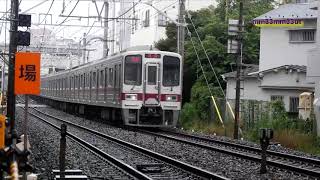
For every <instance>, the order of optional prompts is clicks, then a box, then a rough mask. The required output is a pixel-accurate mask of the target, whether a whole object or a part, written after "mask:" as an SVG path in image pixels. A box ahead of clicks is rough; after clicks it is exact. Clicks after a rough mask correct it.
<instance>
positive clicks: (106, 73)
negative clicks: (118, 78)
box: [104, 68, 108, 87]
mask: <svg viewBox="0 0 320 180" xmlns="http://www.w3.org/2000/svg"><path fill="white" fill-rule="evenodd" d="M104 72H105V73H104V87H107V86H108V68H105V69H104Z"/></svg>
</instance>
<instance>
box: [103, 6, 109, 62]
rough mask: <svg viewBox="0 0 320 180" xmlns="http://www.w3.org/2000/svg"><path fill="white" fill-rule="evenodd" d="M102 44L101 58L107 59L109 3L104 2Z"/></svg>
mask: <svg viewBox="0 0 320 180" xmlns="http://www.w3.org/2000/svg"><path fill="white" fill-rule="evenodd" d="M104 7H105V8H104V17H105V19H104V38H103V39H104V42H103V57H107V56H108V53H109V47H108V31H109V28H108V27H109V26H108V23H109V20H108V17H109V2H104Z"/></svg>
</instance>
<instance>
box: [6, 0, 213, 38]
mask: <svg viewBox="0 0 320 180" xmlns="http://www.w3.org/2000/svg"><path fill="white" fill-rule="evenodd" d="M109 1H110V2H112V1H111V0H109ZM117 1H119V0H116V2H117ZM125 1H126V2H127V3H131V4H132V3H133V2H138V0H125ZM143 1H148V0H143ZM157 1H161V0H154V2H157ZM166 1H172V3H174V2H176V4H177V5H178V0H166ZM190 1H194V2H199V1H208V0H186V6H187V9H188V5H189V2H190ZM212 2H214V0H212ZM51 4H52V7H51V9H50V12H49V14H50V15H47V16H45V14H46V13H48V10H49V8H50V6H51ZM76 4H77V0H21V4H20V8H19V9H20V13H26V14H31V15H32V23H34V24H38V23H40V22H42V23H47V24H51V23H52V24H60V23H61V22H63V21H64V20H65V19H66V18H65V17H61V15H65V16H67V15H69V13H70V12H71V11H72V9H73V8H74V7H75V5H76ZM36 5H38V6H37V7H34V6H36ZM102 6H103V2H102V0H97V7H98V9H99V11H101V8H102ZM112 8H113V3H110V11H109V17H112V13H111V12H112V11H111V9H112ZM9 9H10V0H0V17H2V18H5V17H4V15H5V12H6V11H7V10H9ZM119 9H120V3H118V2H117V3H116V17H117V15H118V14H119V13H118V11H119ZM71 15H72V16H97V15H98V13H97V10H96V7H95V4H94V3H93V2H92V1H91V0H80V1H79V3H78V4H77V6H76V7H75V9H74V10H73V12H72V14H71ZM101 15H102V16H104V10H103V11H102V14H101ZM45 17H46V18H45ZM44 18H45V20H44ZM51 19H52V20H51ZM6 24H7V27H6V26H5V25H6ZM63 24H64V25H86V26H90V27H91V26H92V25H93V24H94V26H103V22H102V21H98V19H89V20H88V19H84V18H82V19H79V18H71V17H69V18H67V19H66V20H65V22H64V23H63ZM90 27H65V26H49V25H46V26H43V25H40V26H37V25H32V27H31V29H39V28H43V29H44V28H45V29H50V30H52V31H53V32H54V33H55V34H57V36H58V37H64V38H72V39H74V40H76V41H78V40H79V39H81V38H82V36H83V33H88V32H89V35H102V34H103V28H96V27H93V28H90ZM9 28H10V24H9V23H4V21H3V20H0V30H1V32H0V42H4V40H5V32H6V33H7V34H6V37H7V38H6V39H7V42H8V40H9V34H8V32H9V31H8V30H9ZM22 29H23V28H22Z"/></svg>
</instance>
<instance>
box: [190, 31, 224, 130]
mask: <svg viewBox="0 0 320 180" xmlns="http://www.w3.org/2000/svg"><path fill="white" fill-rule="evenodd" d="M187 31H188V32H187V33H188V35H189V37H190V41H191V44H192V47H193V50H194V52H195V53H196V56H197V59H198V62H199V65H200V68H201V71H202V74H203V77H204V79H205V81H206V83H207V86H208V89H209V93H210V96H211V99H212V101H213V103H214V107H215V109H216V111H217V114H218V117H219V120H220V122H221V124H222V127H223V128H224V123H223V120H222V118H221V114H220V111H219V108H218V106H217V103H216V100H215V98H214V96H213V93H212V90H211V87H210V84H209V81H208V78H207V76H206V72H205V71H204V68H203V66H202V63H201V60H200V57H199V54H198V52H197V49H196V47H195V44H194V41H193V39H192V36H191V32H190V30H189V28H188V27H187Z"/></svg>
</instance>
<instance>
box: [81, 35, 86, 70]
mask: <svg viewBox="0 0 320 180" xmlns="http://www.w3.org/2000/svg"><path fill="white" fill-rule="evenodd" d="M86 36H87V34H86V33H83V39H82V43H83V44H82V49H83V50H82V64H85V63H86V47H87V38H86Z"/></svg>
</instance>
